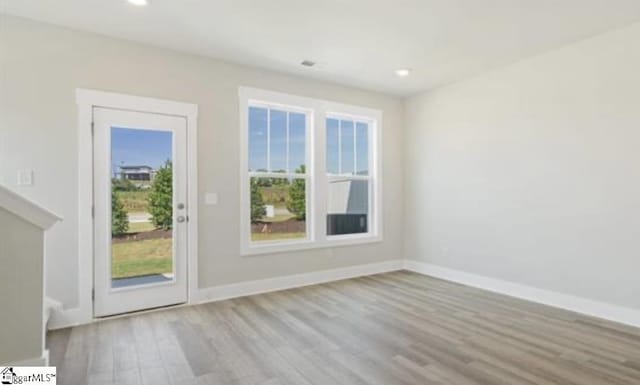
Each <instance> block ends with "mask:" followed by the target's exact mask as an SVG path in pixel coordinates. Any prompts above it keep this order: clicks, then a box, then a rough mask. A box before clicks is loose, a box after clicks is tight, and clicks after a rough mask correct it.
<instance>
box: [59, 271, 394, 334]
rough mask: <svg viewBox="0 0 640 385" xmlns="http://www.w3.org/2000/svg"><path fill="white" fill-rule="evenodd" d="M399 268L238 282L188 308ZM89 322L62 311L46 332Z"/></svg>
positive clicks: (202, 294)
mask: <svg viewBox="0 0 640 385" xmlns="http://www.w3.org/2000/svg"><path fill="white" fill-rule="evenodd" d="M403 268H404V261H403V260H391V261H385V262H379V263H371V264H366V265H356V266H349V267H344V268H339V269H332V270H322V271H315V272H311V273H303V274H295V275H288V276H283V277H275V278H268V279H261V280H258V281H249V282H239V283H234V284H230V285H222V286H214V287H208V288H205V289H200V290H198V292H197V295H196V296H195V298H192V299H191V300H190V303H189V304H198V303H204V302H211V301H220V300H223V299H230V298H237V297H244V296H247V295H252V294H260V293H268V292H271V291H277V290H285V289H291V288H294V287H301V286H308V285H315V284H318V283H324V282H330V281H337V280H341V279H348V278H355V277H362V276H365V275H372V274H379V273H386V272H390V271H396V270H402V269H403ZM93 321H94V318H93V317H92V315H91V311H90V310H89V311H83V310H82V309H81V308H72V309H66V310H54V311H53V312H52V315H51V318H50V319H49V323H48V325H47V326H48V329H49V330H55V329H62V328H66V327H71V326H78V325H84V324H88V323H91V322H93Z"/></svg>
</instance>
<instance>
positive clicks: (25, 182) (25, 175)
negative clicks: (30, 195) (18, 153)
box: [18, 169, 33, 186]
mask: <svg viewBox="0 0 640 385" xmlns="http://www.w3.org/2000/svg"><path fill="white" fill-rule="evenodd" d="M18 186H33V170H30V169H24V170H18Z"/></svg>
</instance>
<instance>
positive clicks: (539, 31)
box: [0, 0, 640, 95]
mask: <svg viewBox="0 0 640 385" xmlns="http://www.w3.org/2000/svg"><path fill="white" fill-rule="evenodd" d="M0 12H3V13H8V14H13V15H18V16H24V17H28V18H32V19H36V20H41V21H46V22H50V23H54V24H59V25H64V26H69V27H73V28H77V29H82V30H87V31H94V32H97V33H100V34H104V35H109V36H114V37H120V38H125V39H129V40H135V41H139V42H144V43H150V44H153V45H157V46H162V47H167V48H172V49H176V50H180V51H186V52H191V53H196V54H201V55H206V56H212V57H216V58H220V59H224V60H227V61H231V62H237V63H242V64H248V65H251V66H256V67H261V68H267V69H272V70H276V71H280V72H284V73H291V74H297V75H302V76H307V77H312V78H317V79H323V80H328V81H332V82H337V83H341V84H346V85H350V86H356V87H361V88H366V89H371V90H377V91H382V92H386V93H391V94H395V95H410V94H413V93H416V92H418V91H422V90H426V89H429V88H433V87H437V86H439V85H443V84H446V83H449V82H452V81H455V80H459V79H462V78H464V77H468V76H472V75H474V74H477V73H480V72H483V71H486V70H488V69H491V68H494V67H497V66H500V65H504V64H507V63H510V62H514V61H517V60H519V59H522V58H525V57H528V56H532V55H535V54H538V53H541V52H545V51H548V50H551V49H553V48H556V47H559V46H561V45H564V44H567V43H570V42H573V41H576V40H579V39H582V38H585V37H589V36H592V35H595V34H598V33H602V32H605V31H607V30H611V29H615V28H618V27H621V26H624V25H626V24H629V23H631V22H634V21H637V20H640V0H315V1H311V0H150V5H149V6H148V7H142V8H139V7H135V6H132V5H130V4H129V3H128V2H127V1H126V0H0ZM304 59H310V60H313V61H317V62H319V63H320V64H319V65H318V66H316V67H314V68H306V67H302V66H301V65H300V64H299V63H300V62H301V61H302V60H304ZM402 67H410V68H412V69H413V73H412V74H411V76H409V77H407V78H397V77H396V76H395V74H394V70H395V69H398V68H402Z"/></svg>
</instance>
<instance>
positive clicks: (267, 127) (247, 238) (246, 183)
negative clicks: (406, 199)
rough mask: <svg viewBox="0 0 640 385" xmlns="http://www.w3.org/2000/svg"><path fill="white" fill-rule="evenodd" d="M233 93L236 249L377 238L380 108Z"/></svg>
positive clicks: (264, 93)
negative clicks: (237, 165)
mask: <svg viewBox="0 0 640 385" xmlns="http://www.w3.org/2000/svg"><path fill="white" fill-rule="evenodd" d="M239 95H240V118H241V119H240V121H241V129H240V135H241V146H242V147H241V159H240V162H241V176H240V177H241V217H240V222H241V249H242V253H243V254H245V255H246V254H260V253H270V252H279V251H288V250H298V249H304V248H314V247H329V246H337V245H343V244H354V243H364V242H372V241H378V240H380V239H381V236H382V231H381V230H382V227H381V215H380V214H381V202H380V197H381V183H380V172H379V168H380V159H379V157H378V156H377V154H379V148H380V144H379V142H378V140H379V130H380V124H381V118H382V114H381V113H380V112H379V111H375V110H370V109H366V108H360V107H354V106H348V105H343V104H338V103H331V102H326V101H322V100H316V99H310V98H303V97H297V96H292V95H285V94H280V93H276V92H270V91H264V90H257V89H253V88H245V87H242V88H240V92H239Z"/></svg>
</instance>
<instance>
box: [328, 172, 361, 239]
mask: <svg viewBox="0 0 640 385" xmlns="http://www.w3.org/2000/svg"><path fill="white" fill-rule="evenodd" d="M368 183H369V182H368V181H363V180H350V179H339V180H334V181H332V182H330V183H329V202H328V212H327V214H328V218H327V234H329V235H339V234H355V233H366V232H367V231H368V227H369V225H368V214H369V186H368Z"/></svg>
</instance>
